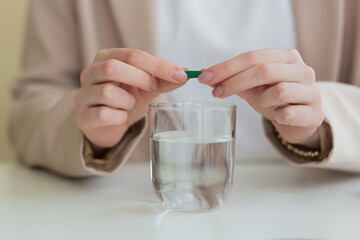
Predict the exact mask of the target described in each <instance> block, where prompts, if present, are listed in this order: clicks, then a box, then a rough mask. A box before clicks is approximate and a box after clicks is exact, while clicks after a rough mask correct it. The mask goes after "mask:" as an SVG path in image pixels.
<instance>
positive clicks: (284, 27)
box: [11, 0, 360, 176]
mask: <svg viewBox="0 0 360 240" xmlns="http://www.w3.org/2000/svg"><path fill="white" fill-rule="evenodd" d="M269 2H270V1H264V0H258V1H221V2H220V1H210V2H209V1H196V3H194V1H192V2H191V1H165V0H158V1H155V0H153V1H132V0H121V1H120V0H107V1H81V0H77V1H69V0H68V1H63V0H56V1H41V0H34V1H32V2H31V6H30V16H29V22H28V31H27V39H26V46H25V71H24V74H23V75H22V76H21V77H20V78H19V79H18V80H17V81H16V82H15V85H14V88H13V89H14V93H15V96H16V99H17V101H16V105H15V107H14V111H13V118H12V122H11V129H12V138H13V142H14V145H15V149H16V151H17V153H18V155H19V157H20V158H21V159H22V160H23V161H24V162H25V163H26V164H28V165H30V166H42V167H45V168H48V169H50V170H53V171H56V172H59V173H61V174H65V175H69V176H90V175H101V174H106V173H109V172H112V171H114V170H115V169H117V168H118V167H119V166H120V165H121V164H122V163H124V162H125V161H126V160H127V159H129V158H132V159H137V160H144V159H147V158H148V135H147V131H146V124H147V120H146V118H145V117H144V116H145V114H146V111H147V106H148V104H149V103H150V102H151V101H153V100H154V99H155V98H157V97H158V96H159V95H160V94H162V93H169V94H167V95H166V96H164V95H161V96H162V97H163V98H164V97H165V98H171V99H174V100H181V99H183V100H193V99H189V96H194V95H197V94H200V92H201V93H204V92H207V94H208V93H209V92H211V90H210V88H209V87H211V88H213V90H212V95H213V96H212V97H211V99H213V98H214V97H215V98H220V99H224V98H227V97H229V96H231V101H232V102H234V103H236V104H242V103H241V99H244V100H246V102H247V103H248V104H249V105H250V106H251V107H252V108H253V109H254V110H256V111H257V112H258V113H260V114H261V115H262V116H263V123H264V129H265V132H266V135H267V136H268V138H269V140H270V142H271V143H272V144H273V145H274V147H275V148H276V149H277V150H278V151H279V152H280V153H281V154H282V156H283V157H284V158H285V159H286V160H288V161H289V162H290V163H294V164H296V165H299V166H314V167H315V166H316V167H324V168H333V169H342V170H348V171H360V158H359V157H360V150H359V149H358V148H357V144H356V143H357V142H359V140H360V106H359V104H358V103H359V102H360V90H359V88H358V87H357V86H358V85H359V83H360V68H359V64H360V30H359V29H358V28H356V26H357V25H358V24H360V17H359V16H358V15H357V12H359V10H360V4H359V3H358V1H356V0H347V1H345V0H333V1H320V0H315V1H303V0H293V1H290V0H277V1H271V3H269ZM190 3H191V5H190ZM194 4H199V5H194ZM194 10H196V11H194ZM243 46H246V47H243ZM295 48H297V49H299V51H296V50H293V49H295ZM199 49H200V50H199ZM258 49H265V50H258ZM244 52H245V53H244ZM195 53H196V54H195ZM236 55H237V56H236ZM233 56H236V57H233ZM163 59H167V60H168V61H166V60H163ZM169 60H172V61H169ZM175 61H177V64H174V63H173V62H175ZM189 62H191V63H189ZM183 66H186V67H194V66H196V67H198V68H205V69H204V73H203V74H202V75H201V76H199V82H200V83H194V80H191V81H187V79H186V74H185V73H184V69H183V68H182V67H183ZM209 66H210V67H209ZM211 66H212V67H211ZM315 73H316V75H315ZM315 76H316V77H315ZM315 80H325V81H332V82H346V83H349V84H352V85H355V86H350V85H345V84H340V83H329V82H324V83H321V84H318V83H315ZM191 84H192V85H191ZM193 84H195V85H193ZM196 84H197V85H196ZM201 84H203V85H201ZM187 86H196V87H191V88H186V87H187ZM206 86H209V87H206ZM193 88H195V89H193ZM184 89H186V91H185V90H184ZM191 89H193V90H191ZM200 89H201V91H200ZM186 94H188V95H186ZM208 95H209V94H208ZM244 109H245V108H244ZM239 111H240V112H241V111H242V110H239ZM248 112H249V111H248ZM240 118H241V117H240ZM240 118H239V119H240ZM248 120H249V119H248ZM248 122H250V123H251V119H250V120H249V121H248ZM241 125H246V126H245V127H247V126H248V125H247V124H238V126H241ZM252 135H253V132H249V134H248V136H246V137H243V136H242V137H241V139H247V138H251V137H252ZM256 142H257V141H256V138H255V139H254V141H253V143H256ZM240 143H241V142H240ZM240 147H241V144H240V145H238V146H237V148H238V149H239V148H240ZM256 148H261V149H263V146H262V145H259V146H256V145H254V146H253V149H256ZM257 152H261V151H257ZM131 161H133V160H131Z"/></svg>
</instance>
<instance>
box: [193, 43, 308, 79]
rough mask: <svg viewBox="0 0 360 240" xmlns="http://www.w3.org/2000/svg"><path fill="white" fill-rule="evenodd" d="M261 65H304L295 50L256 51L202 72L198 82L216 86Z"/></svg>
mask: <svg viewBox="0 0 360 240" xmlns="http://www.w3.org/2000/svg"><path fill="white" fill-rule="evenodd" d="M263 63H288V64H290V63H297V64H304V62H303V60H302V58H301V55H300V54H299V52H298V51H297V50H295V49H282V48H281V49H265V50H257V51H252V52H246V53H243V54H240V55H238V56H236V57H234V58H232V59H230V60H227V61H225V62H222V63H219V64H217V65H215V66H213V67H210V68H208V69H206V70H204V73H202V74H201V75H200V76H199V81H200V82H202V83H206V84H208V85H211V84H216V83H219V82H222V81H223V80H225V79H227V78H230V77H232V76H234V75H235V74H238V73H240V72H243V71H245V70H247V69H249V68H251V67H253V66H256V65H259V64H263Z"/></svg>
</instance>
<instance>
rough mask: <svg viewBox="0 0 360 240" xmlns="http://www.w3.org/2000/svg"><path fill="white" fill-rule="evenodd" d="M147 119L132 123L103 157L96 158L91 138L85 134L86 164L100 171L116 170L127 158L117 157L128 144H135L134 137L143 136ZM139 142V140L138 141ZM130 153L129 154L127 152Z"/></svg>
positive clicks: (84, 150)
mask: <svg viewBox="0 0 360 240" xmlns="http://www.w3.org/2000/svg"><path fill="white" fill-rule="evenodd" d="M146 123H147V120H146V118H145V117H144V118H142V119H141V120H140V121H138V122H136V123H135V124H134V125H132V126H131V127H130V128H129V129H128V130H127V131H126V133H125V135H124V136H123V138H122V139H121V141H120V142H119V143H118V144H117V145H116V146H114V147H112V148H111V149H109V150H108V151H107V153H106V154H105V155H104V156H103V157H102V158H94V154H93V150H92V148H91V144H90V142H89V140H88V139H87V138H86V137H85V136H84V148H83V157H84V159H85V166H86V167H88V168H93V169H95V170H98V171H104V172H112V171H114V170H115V169H116V168H117V167H118V166H119V165H120V164H121V163H123V162H125V161H126V159H122V158H121V157H117V156H118V155H121V154H120V153H121V152H122V151H125V150H126V148H128V145H129V144H130V143H131V144H134V139H135V138H139V137H141V136H142V135H143V134H142V133H143V132H144V130H145V128H146ZM136 142H137V141H136ZM125 155H128V154H125Z"/></svg>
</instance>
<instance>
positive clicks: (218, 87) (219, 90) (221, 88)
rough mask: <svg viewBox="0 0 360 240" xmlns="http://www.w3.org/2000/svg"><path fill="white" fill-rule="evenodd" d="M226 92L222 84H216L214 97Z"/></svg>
mask: <svg viewBox="0 0 360 240" xmlns="http://www.w3.org/2000/svg"><path fill="white" fill-rule="evenodd" d="M223 93H224V89H223V87H222V86H216V87H215V88H214V90H213V92H212V94H213V96H214V97H220V96H221V95H223Z"/></svg>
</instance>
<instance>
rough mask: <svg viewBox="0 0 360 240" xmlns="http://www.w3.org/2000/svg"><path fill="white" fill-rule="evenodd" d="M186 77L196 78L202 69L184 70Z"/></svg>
mask: <svg viewBox="0 0 360 240" xmlns="http://www.w3.org/2000/svg"><path fill="white" fill-rule="evenodd" d="M185 72H186V74H187V76H188V78H198V77H199V75H200V74H202V71H185Z"/></svg>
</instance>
